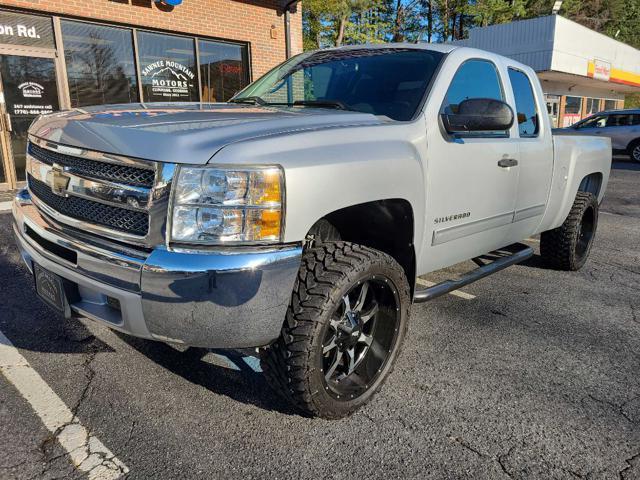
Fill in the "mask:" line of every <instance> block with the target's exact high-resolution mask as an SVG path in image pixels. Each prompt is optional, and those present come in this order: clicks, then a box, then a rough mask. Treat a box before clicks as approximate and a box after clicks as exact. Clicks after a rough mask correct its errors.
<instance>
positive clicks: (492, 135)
mask: <svg viewBox="0 0 640 480" xmlns="http://www.w3.org/2000/svg"><path fill="white" fill-rule="evenodd" d="M470 62H484V63H488V64H490V65H491V66H492V67H493V69H494V70H495V72H496V77H497V78H498V86H499V87H500V96H501V97H502V98H501V99H500V100H501V101H502V102H504V103H506V104H507V105H509V102H508V101H507V92H506V90H505V88H504V80H503V78H502V74H501V72H500V69H499V68H498V65H496V63H495V62H494V61H493V60H491V59H489V58H482V57H471V58H467V59H465V60H464V61H463V62H462V63H460V65H458V68H456V71H455V73H454V74H453V76H452V77H451V80H450V81H449V84H448V85H447V89H446V91H445V94H444V98H443V99H442V102H441V104H440V108H439V109H438V123H439V125H440V131H441V132H442V135H443V136H444V138H445V139H446V140H451V139H456V138H488V139H508V138H511V128H510V129H508V130H505V131H500V132H467V133H464V132H463V133H452V134H450V133H447V131H446V130H445V128H444V125H443V123H442V114H443V113H444V109H445V108H446V107H447V106H448V105H445V103H446V101H447V97H448V96H449V89H450V88H451V85H452V84H453V81H454V80H455V78H456V76H457V75H458V73H459V72H460V70H461V69H462V67H464V66H465V65H466V64H467V63H470ZM442 63H444V58H443V62H442ZM438 73H439V72H438V71H436V73H435V74H434V76H435V75H436V74H438ZM473 98H481V97H473ZM509 106H510V107H511V109H512V110H513V106H512V105H509Z"/></svg>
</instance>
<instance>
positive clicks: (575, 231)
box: [540, 192, 598, 270]
mask: <svg viewBox="0 0 640 480" xmlns="http://www.w3.org/2000/svg"><path fill="white" fill-rule="evenodd" d="M597 226H598V200H597V199H596V197H595V195H593V194H592V193H588V192H578V194H577V195H576V199H575V201H574V202H573V206H572V207H571V211H570V212H569V216H568V217H567V219H566V220H565V221H564V223H563V224H562V225H561V226H560V227H558V228H555V229H553V230H549V231H547V232H543V233H542V235H541V236H540V254H541V255H542V258H543V259H544V260H545V261H546V262H547V264H549V265H550V266H552V267H554V268H557V269H560V270H579V269H580V268H582V266H583V265H584V264H585V262H586V261H587V258H588V257H589V252H590V251H591V246H592V245H593V239H594V237H595V234H596V228H597Z"/></svg>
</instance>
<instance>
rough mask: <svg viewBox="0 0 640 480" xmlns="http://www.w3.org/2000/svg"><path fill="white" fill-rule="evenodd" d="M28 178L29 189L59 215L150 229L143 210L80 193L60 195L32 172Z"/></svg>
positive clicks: (142, 232)
mask: <svg viewBox="0 0 640 480" xmlns="http://www.w3.org/2000/svg"><path fill="white" fill-rule="evenodd" d="M28 178H29V190H31V193H32V194H33V195H35V196H36V197H38V198H39V199H40V201H42V202H43V203H45V204H46V205H48V206H49V207H51V208H53V209H54V210H55V211H57V212H59V213H61V214H62V215H65V216H67V217H71V218H75V219H78V220H83V221H85V222H90V223H93V224H96V225H102V226H104V227H107V228H112V229H114V230H118V231H120V232H125V233H130V234H133V235H139V236H146V235H147V233H149V214H148V213H146V212H135V211H132V210H126V209H124V208H118V207H112V206H111V205H105V204H103V203H98V202H93V201H91V200H87V199H84V198H81V197H73V196H69V197H62V196H59V195H56V194H55V193H53V192H52V191H51V187H49V185H47V184H46V183H44V182H41V181H40V180H36V179H35V178H33V177H32V176H31V175H29V176H28Z"/></svg>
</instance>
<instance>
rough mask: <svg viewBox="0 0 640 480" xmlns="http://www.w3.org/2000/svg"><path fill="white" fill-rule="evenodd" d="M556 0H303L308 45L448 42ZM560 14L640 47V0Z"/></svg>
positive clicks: (610, 0) (577, 6)
mask: <svg viewBox="0 0 640 480" xmlns="http://www.w3.org/2000/svg"><path fill="white" fill-rule="evenodd" d="M554 2H555V0H304V2H303V7H302V10H303V31H304V48H305V49H315V48H321V47H327V46H333V45H336V44H356V43H379V42H387V41H409V42H415V41H419V40H426V41H449V40H453V39H459V38H465V37H466V36H467V34H468V31H469V29H470V28H472V27H477V26H486V25H494V24H496V23H505V22H510V21H513V20H517V19H521V18H531V17H538V16H542V15H549V14H551V10H552V8H553V4H554ZM560 14H561V15H563V16H565V17H567V18H569V19H571V20H574V21H576V22H578V23H580V24H582V25H585V26H586V27H588V28H591V29H593V30H596V31H598V32H602V33H605V34H606V35H609V36H611V37H614V38H616V39H618V40H620V41H622V42H625V43H628V44H629V45H632V46H634V47H636V48H640V0H564V2H563V4H562V9H561V10H560Z"/></svg>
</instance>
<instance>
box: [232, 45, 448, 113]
mask: <svg viewBox="0 0 640 480" xmlns="http://www.w3.org/2000/svg"><path fill="white" fill-rule="evenodd" d="M442 57H443V54H442V53H440V52H434V51H431V50H419V49H411V48H381V49H364V48H363V49H346V50H327V51H317V52H310V53H303V54H300V55H297V56H295V57H293V58H291V59H290V60H288V61H286V62H285V63H283V64H282V65H280V66H278V67H276V68H275V69H273V70H271V71H270V72H269V73H267V74H266V75H265V76H263V77H262V78H260V79H258V80H257V81H256V82H254V83H252V84H251V85H249V86H248V87H246V88H245V89H244V90H242V91H241V92H240V93H239V94H238V95H236V96H235V97H234V98H233V99H232V100H231V101H234V102H244V101H246V102H253V103H258V104H266V105H300V106H310V107H320V108H336V109H345V110H354V111H357V112H364V113H372V114H374V115H386V116H387V117H389V118H392V119H394V120H411V118H412V117H413V116H414V114H415V112H416V110H417V109H418V107H419V105H420V101H421V100H422V97H423V96H424V93H425V91H426V89H427V85H428V84H429V81H430V80H431V77H432V76H433V74H434V72H435V70H436V68H437V66H438V64H439V63H440V61H441V59H442Z"/></svg>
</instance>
